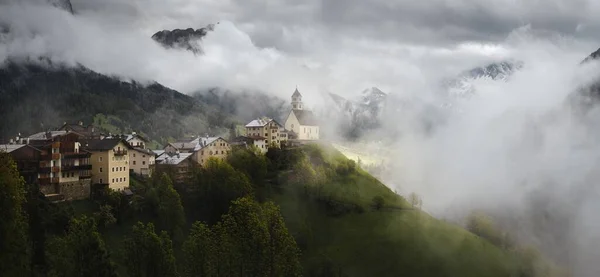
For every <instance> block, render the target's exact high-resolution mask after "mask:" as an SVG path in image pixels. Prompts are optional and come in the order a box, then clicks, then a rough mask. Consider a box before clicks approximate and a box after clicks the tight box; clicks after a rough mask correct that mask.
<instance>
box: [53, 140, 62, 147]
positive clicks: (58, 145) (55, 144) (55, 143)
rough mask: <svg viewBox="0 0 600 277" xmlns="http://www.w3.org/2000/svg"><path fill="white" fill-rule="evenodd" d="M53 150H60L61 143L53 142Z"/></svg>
mask: <svg viewBox="0 0 600 277" xmlns="http://www.w3.org/2000/svg"><path fill="white" fill-rule="evenodd" d="M52 148H60V142H58V141H57V142H53V143H52Z"/></svg>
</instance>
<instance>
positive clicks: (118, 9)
mask: <svg viewBox="0 0 600 277" xmlns="http://www.w3.org/2000/svg"><path fill="white" fill-rule="evenodd" d="M2 3H4V4H0V26H8V28H9V29H10V32H9V33H8V34H4V35H2V36H0V40H2V43H1V44H0V60H5V59H7V58H9V57H10V58H36V57H42V56H43V57H49V58H51V59H52V60H53V61H56V62H64V63H67V64H71V65H75V64H82V65H84V66H86V67H89V68H91V69H92V70H95V71H98V72H101V73H105V74H114V75H117V76H120V77H122V78H125V79H127V78H131V79H136V80H142V81H143V80H145V81H152V80H154V81H158V82H160V83H162V84H164V85H166V86H169V87H172V88H174V89H177V90H180V91H182V92H184V93H191V92H194V91H196V90H199V89H203V88H210V87H214V86H219V87H223V88H226V89H234V90H248V91H252V90H261V91H266V92H268V93H270V94H272V95H276V96H279V97H281V98H283V99H289V95H290V94H291V92H292V91H293V89H294V87H295V86H296V85H298V86H299V88H300V90H301V91H302V93H303V95H304V99H305V100H306V101H307V102H308V103H307V104H308V106H309V107H318V105H319V104H322V103H325V102H323V101H321V98H320V97H321V96H322V95H323V93H324V92H334V93H337V94H340V95H343V96H352V95H355V94H357V93H359V92H360V91H362V90H363V89H365V88H369V87H373V86H376V87H379V88H380V89H382V90H383V91H385V92H388V93H390V94H391V95H392V96H393V97H398V98H402V99H408V100H409V102H410V101H412V102H410V103H412V105H413V106H412V107H408V108H406V109H400V110H399V112H398V109H392V112H393V113H391V114H389V115H388V116H389V117H388V118H386V121H385V122H384V124H383V127H382V129H380V130H379V133H374V135H377V136H375V137H377V138H382V137H385V138H391V140H393V141H394V143H393V144H392V145H388V146H385V148H384V149H385V151H386V154H387V156H389V157H394V159H393V161H394V163H393V164H392V166H393V167H392V168H393V171H394V172H395V174H393V175H391V176H388V178H389V179H387V180H388V181H389V182H388V184H389V185H390V186H395V188H397V189H398V191H399V192H402V193H404V192H408V191H416V192H418V193H420V194H422V195H423V197H424V200H425V207H426V208H427V210H429V211H431V212H432V213H434V214H435V215H438V216H446V217H451V216H452V215H453V213H456V215H462V214H463V212H464V211H465V210H468V209H471V208H485V209H488V210H492V211H505V210H510V211H511V212H513V213H514V214H517V215H519V216H521V217H522V218H527V219H531V216H532V215H533V214H535V213H534V212H537V211H538V210H539V208H537V206H536V207H533V206H532V205H533V204H532V203H534V202H535V201H533V200H532V197H533V196H534V195H538V196H540V197H542V199H543V202H547V203H549V206H548V207H546V208H544V209H543V211H556V210H559V211H561V212H563V213H565V214H567V215H568V216H567V218H568V219H569V221H568V222H567V223H566V224H565V225H567V227H568V228H567V231H565V232H566V233H567V234H568V235H567V238H568V239H569V240H571V241H572V242H573V243H572V244H571V243H563V244H559V243H556V245H554V246H555V247H556V249H548V251H549V252H551V253H554V252H553V251H556V252H560V251H562V250H565V249H566V250H568V251H569V253H571V254H572V256H571V259H572V261H571V262H572V263H571V264H572V265H574V266H576V268H577V269H578V270H579V273H580V274H578V275H577V276H596V275H597V274H595V273H596V271H595V270H597V269H596V267H595V266H594V264H593V263H591V262H588V261H587V260H586V259H584V257H586V256H591V257H600V253H599V252H598V251H597V250H596V249H600V248H598V247H595V245H593V244H589V243H586V242H590V241H595V235H594V234H595V233H594V230H595V229H594V228H595V226H594V225H593V224H592V222H596V221H597V218H595V214H594V213H592V211H597V210H598V208H600V207H598V205H597V204H596V201H595V199H594V198H593V197H591V196H594V195H597V191H596V189H595V188H594V187H590V186H589V184H594V182H597V180H598V178H597V177H598V176H596V174H595V168H596V167H597V165H598V159H597V158H598V154H597V153H600V144H599V143H598V142H597V141H598V140H597V139H596V138H597V137H598V135H600V133H598V131H597V130H596V129H597V127H595V126H598V124H596V123H597V120H596V118H597V113H590V114H588V115H587V116H585V117H577V116H575V115H574V114H573V113H571V111H570V108H569V107H568V106H565V105H564V102H565V99H566V98H567V95H568V94H569V93H570V92H571V91H573V90H575V89H576V88H577V87H579V86H581V85H582V84H585V83H589V82H591V80H590V78H589V76H595V74H593V72H594V70H597V69H598V68H597V66H596V65H589V66H584V67H579V66H578V64H579V61H581V60H582V59H583V58H584V57H585V56H586V55H587V54H589V53H591V52H592V51H593V50H595V49H597V47H598V46H600V43H598V40H597V39H595V38H593V34H594V33H595V32H596V31H597V30H598V22H599V19H597V18H596V17H594V16H592V15H593V14H594V13H597V11H598V7H599V5H598V4H596V3H595V2H594V1H584V0H578V1H576V2H575V3H572V2H567V1H553V2H552V3H548V2H542V1H533V2H532V1H530V2H523V1H508V0H506V1H501V0H497V1H492V0H489V1H485V2H481V1H467V0H463V1H459V0H456V1H442V0H436V1H427V2H418V1H370V2H364V1H335V0H333V1H316V0H310V1H300V2H299V1H268V2H265V1H239V0H229V1H189V0H174V1H164V0H144V1H124V0H105V1H83V0H72V3H73V8H74V10H75V16H72V15H70V14H68V13H67V12H64V11H62V10H59V9H55V8H52V7H51V6H48V5H41V4H39V3H38V4H32V3H29V4H14V3H13V4H7V3H6V2H2ZM216 22H220V23H219V24H218V25H217V26H216V28H215V31H214V32H211V33H210V34H209V35H208V36H207V37H206V38H205V39H204V40H203V41H202V47H203V49H204V50H205V53H206V54H205V55H203V56H194V55H193V54H192V53H190V52H188V51H184V50H181V51H178V50H174V49H170V50H167V49H164V48H163V47H161V46H160V45H158V44H157V43H156V42H154V41H153V40H152V39H151V38H150V37H151V35H152V34H153V33H155V32H156V31H159V30H163V29H174V28H188V27H191V28H199V27H203V26H206V25H207V24H209V23H216ZM578 26H579V27H578ZM506 58H514V59H516V60H520V61H523V62H524V64H525V66H524V67H523V69H522V70H521V71H520V72H519V73H517V74H516V75H514V76H513V77H512V78H511V79H510V81H508V82H506V83H504V82H496V81H492V80H480V81H478V82H477V89H478V92H479V93H478V95H477V96H476V97H474V98H471V99H470V100H468V101H459V102H458V104H457V105H458V108H460V110H461V113H454V112H447V111H444V110H440V109H439V108H438V107H437V106H436V105H437V104H438V103H437V102H436V101H437V100H438V99H436V96H435V95H436V94H435V92H436V90H438V89H439V87H437V80H439V79H441V78H444V77H448V76H453V75H455V74H458V73H459V72H462V71H463V70H465V69H469V68H471V67H473V66H478V65H483V64H485V63H487V62H490V61H497V60H503V59H506ZM596 72H597V71H596ZM424 120H427V121H429V122H433V127H434V128H433V129H432V130H431V131H428V132H425V131H423V130H424V128H422V125H423V123H422V122H423V121H424ZM397 134H400V135H398V136H397V137H396V135H397ZM540 191H542V192H544V193H540ZM565 207H566V208H565ZM595 220H596V221H595ZM552 227H556V228H558V227H560V226H552ZM520 231H523V232H524V233H526V234H528V235H531V236H533V237H535V238H538V237H542V236H541V235H542V234H540V233H539V232H538V233H536V232H533V231H532V229H528V228H525V227H523V229H522V230H520ZM588 246H589V247H588ZM559 256H560V255H559ZM561 257H562V256H561ZM586 274H587V275H586Z"/></svg>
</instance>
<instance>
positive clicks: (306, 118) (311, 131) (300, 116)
mask: <svg viewBox="0 0 600 277" xmlns="http://www.w3.org/2000/svg"><path fill="white" fill-rule="evenodd" d="M284 126H285V129H286V130H288V131H289V132H290V133H291V132H293V134H292V135H291V136H290V138H289V139H291V137H294V139H297V140H318V139H319V137H320V136H319V131H320V130H319V123H318V120H317V118H316V117H315V115H314V114H313V113H312V111H309V110H305V109H304V104H303V103H302V95H301V94H300V92H299V91H298V89H296V91H294V93H293V94H292V110H291V111H290V113H289V114H288V117H287V119H286V120H285V124H284ZM288 134H289V133H288Z"/></svg>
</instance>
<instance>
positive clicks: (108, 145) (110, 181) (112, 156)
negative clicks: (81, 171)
mask: <svg viewBox="0 0 600 277" xmlns="http://www.w3.org/2000/svg"><path fill="white" fill-rule="evenodd" d="M84 148H85V149H86V150H87V151H89V152H90V153H92V155H91V163H92V168H93V172H92V183H93V184H100V185H106V186H108V188H110V189H113V190H117V191H122V190H124V189H126V188H129V181H130V180H129V151H131V150H132V149H133V148H132V147H131V146H130V145H129V144H128V143H127V142H126V141H125V140H123V139H103V140H87V141H85V145H84Z"/></svg>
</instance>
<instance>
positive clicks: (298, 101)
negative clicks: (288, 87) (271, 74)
mask: <svg viewBox="0 0 600 277" xmlns="http://www.w3.org/2000/svg"><path fill="white" fill-rule="evenodd" d="M303 106H304V104H302V94H300V92H299V91H298V86H296V90H295V91H294V94H292V109H293V110H302V109H303V108H304V107H303Z"/></svg>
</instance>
